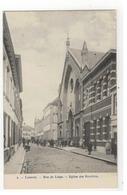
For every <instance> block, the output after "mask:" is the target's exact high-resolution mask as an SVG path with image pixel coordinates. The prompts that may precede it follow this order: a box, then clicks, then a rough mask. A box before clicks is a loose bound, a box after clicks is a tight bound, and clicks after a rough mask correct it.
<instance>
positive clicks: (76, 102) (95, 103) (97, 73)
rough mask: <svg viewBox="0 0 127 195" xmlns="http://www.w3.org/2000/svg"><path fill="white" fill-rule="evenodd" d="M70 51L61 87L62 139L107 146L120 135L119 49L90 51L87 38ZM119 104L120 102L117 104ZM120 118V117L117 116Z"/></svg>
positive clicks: (101, 148)
mask: <svg viewBox="0 0 127 195" xmlns="http://www.w3.org/2000/svg"><path fill="white" fill-rule="evenodd" d="M66 46H67V52H66V58H65V64H64V70H63V75H62V81H61V84H60V90H59V100H60V101H59V112H58V139H59V140H63V141H65V142H67V143H70V142H71V144H72V145H74V146H84V147H87V145H88V143H89V142H92V144H93V145H94V147H95V148H98V149H99V150H102V151H103V150H104V148H105V145H106V143H107V142H110V143H112V140H114V137H115V138H116V137H117V136H116V135H117V124H116V122H115V125H116V127H115V128H113V124H112V121H113V123H114V120H112V117H114V115H115V119H116V118H117V116H116V114H114V115H112V109H113V108H112V107H113V93H112V91H113V89H114V87H115V88H116V50H115V49H110V50H109V51H107V52H106V53H101V52H95V51H89V50H88V48H87V44H86V42H84V43H83V47H82V49H81V50H79V49H74V48H70V41H69V38H68V39H67V42H66ZM114 105H116V104H114ZM116 121H117V120H116Z"/></svg>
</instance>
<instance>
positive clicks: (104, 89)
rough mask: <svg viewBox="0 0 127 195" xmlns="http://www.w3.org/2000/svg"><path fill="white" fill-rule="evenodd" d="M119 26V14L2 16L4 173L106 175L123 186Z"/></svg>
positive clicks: (81, 12) (71, 12)
mask: <svg viewBox="0 0 127 195" xmlns="http://www.w3.org/2000/svg"><path fill="white" fill-rule="evenodd" d="M116 24H117V17H116V10H68V11H67V10H63V11H62V10H61V11H60V10H58V11H55V10H52V11H44V10H42V11H4V12H3V128H4V130H3V132H4V135H3V139H4V175H5V176H9V175H18V177H17V178H18V179H19V178H20V179H21V178H23V176H24V175H25V177H27V176H28V175H30V174H31V175H38V174H39V175H41V174H45V175H47V174H48V175H49V174H56V175H57V174H61V175H62V174H63V175H64V174H81V175H82V174H87V173H88V174H92V173H94V174H103V173H104V174H108V177H107V180H108V178H110V174H111V175H115V179H114V180H112V182H111V183H113V182H114V184H113V186H114V185H115V186H116V187H117V171H118V155H117V150H118V147H119V146H118V136H117V134H118V129H117V25H116ZM109 180H110V179H109ZM91 186H92V184H91Z"/></svg>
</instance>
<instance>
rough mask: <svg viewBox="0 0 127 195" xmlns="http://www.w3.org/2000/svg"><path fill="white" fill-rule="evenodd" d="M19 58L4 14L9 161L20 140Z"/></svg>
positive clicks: (21, 117)
mask: <svg viewBox="0 0 127 195" xmlns="http://www.w3.org/2000/svg"><path fill="white" fill-rule="evenodd" d="M22 90H23V88H22V69H21V57H20V55H16V54H15V52H14V48H13V44H12V40H11V36H10V31H9V27H8V23H7V20H6V16H5V14H4V15H3V103H4V113H3V119H4V160H5V162H6V161H8V160H9V158H10V157H11V156H12V154H13V153H14V152H15V151H16V149H17V147H18V145H19V144H20V143H21V138H22V121H23V114H22V100H21V98H20V93H21V92H22Z"/></svg>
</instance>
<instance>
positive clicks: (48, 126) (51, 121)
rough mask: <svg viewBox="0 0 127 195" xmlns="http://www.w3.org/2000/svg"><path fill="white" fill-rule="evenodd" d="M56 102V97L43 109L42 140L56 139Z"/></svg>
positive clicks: (57, 100)
mask: <svg viewBox="0 0 127 195" xmlns="http://www.w3.org/2000/svg"><path fill="white" fill-rule="evenodd" d="M58 102H59V99H58V98H56V99H55V100H54V101H52V102H51V103H49V104H48V105H47V106H46V107H45V109H44V110H43V133H44V134H43V138H44V140H51V139H53V140H54V141H56V140H57V123H58Z"/></svg>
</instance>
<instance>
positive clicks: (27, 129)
mask: <svg viewBox="0 0 127 195" xmlns="http://www.w3.org/2000/svg"><path fill="white" fill-rule="evenodd" d="M33 132H34V128H32V127H31V126H28V125H23V127H22V138H24V139H25V140H31V138H32V137H33Z"/></svg>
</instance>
